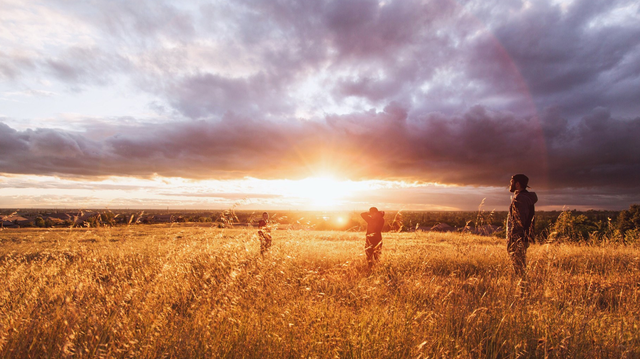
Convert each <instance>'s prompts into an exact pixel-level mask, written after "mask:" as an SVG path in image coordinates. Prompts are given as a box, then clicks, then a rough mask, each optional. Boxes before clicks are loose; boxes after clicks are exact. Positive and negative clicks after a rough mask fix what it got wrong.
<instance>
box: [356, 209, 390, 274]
mask: <svg viewBox="0 0 640 359" xmlns="http://www.w3.org/2000/svg"><path fill="white" fill-rule="evenodd" d="M360 215H361V216H362V219H364V220H365V222H367V237H366V238H367V240H366V242H365V247H364V248H365V250H364V251H365V253H366V254H367V264H368V265H369V268H371V267H372V266H373V265H374V264H375V263H377V262H378V260H380V254H381V252H382V227H383V226H384V212H380V211H378V209H377V208H376V207H371V208H369V212H363V213H361V214H360Z"/></svg>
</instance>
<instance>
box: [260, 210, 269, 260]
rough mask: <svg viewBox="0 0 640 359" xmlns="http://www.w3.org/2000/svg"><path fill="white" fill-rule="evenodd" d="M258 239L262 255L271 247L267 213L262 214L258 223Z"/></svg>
mask: <svg viewBox="0 0 640 359" xmlns="http://www.w3.org/2000/svg"><path fill="white" fill-rule="evenodd" d="M258 238H259V239H260V254H264V252H266V251H267V250H268V249H269V247H271V228H270V227H269V213H267V212H264V213H262V218H261V219H260V222H258Z"/></svg>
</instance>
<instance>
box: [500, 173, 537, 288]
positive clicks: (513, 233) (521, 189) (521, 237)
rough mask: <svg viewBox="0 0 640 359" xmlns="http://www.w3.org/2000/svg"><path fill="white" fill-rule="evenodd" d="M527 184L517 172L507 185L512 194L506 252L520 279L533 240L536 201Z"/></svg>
mask: <svg viewBox="0 0 640 359" xmlns="http://www.w3.org/2000/svg"><path fill="white" fill-rule="evenodd" d="M528 184H529V178H528V177H527V176H525V175H523V174H517V175H514V176H513V177H511V182H510V185H509V192H512V193H513V196H512V197H511V206H510V207H509V215H508V217H507V252H508V253H509V257H510V258H511V262H512V263H513V269H514V270H515V272H516V275H518V276H519V277H520V278H522V279H524V276H525V274H526V272H525V271H526V268H527V262H526V255H527V248H529V244H530V243H531V242H532V241H533V240H534V238H533V235H534V233H533V227H534V218H535V211H536V209H535V204H536V202H538V196H537V195H536V194H535V192H529V191H527V188H528V187H529V186H528Z"/></svg>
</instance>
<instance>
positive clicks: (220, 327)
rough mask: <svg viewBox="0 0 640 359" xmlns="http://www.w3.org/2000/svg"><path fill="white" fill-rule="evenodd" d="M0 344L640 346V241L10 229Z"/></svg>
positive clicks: (399, 354)
mask: <svg viewBox="0 0 640 359" xmlns="http://www.w3.org/2000/svg"><path fill="white" fill-rule="evenodd" d="M0 241H1V243H0V357H3V358H5V357H20V358H26V357H34V358H36V357H38V358H39V357H131V358H154V357H184V358H192V357H231V358H268V357H274V358H281V357H292V358H333V357H340V358H384V357H388V358H405V357H412V358H417V357H420V358H429V357H432V358H433V357H438V358H439V357H444V358H450V357H460V358H517V357H523V358H526V357H535V358H541V357H559V358H565V357H574V358H603V357H604V358H607V357H611V358H624V357H628V358H638V357H640V328H639V326H640V304H639V303H640V298H639V293H640V248H639V247H637V246H627V247H625V246H617V245H606V246H578V245H572V244H550V245H534V246H532V247H531V248H530V250H529V263H530V266H529V276H528V284H527V286H526V290H525V291H524V294H523V295H516V292H517V291H518V284H517V283H518V281H517V279H515V278H513V274H512V270H511V267H510V263H509V262H508V257H507V254H506V250H505V245H504V241H503V240H501V239H497V238H489V237H478V236H472V235H460V234H437V233H399V234H384V247H383V260H382V262H381V263H380V264H379V265H378V266H377V267H376V268H375V269H374V270H373V271H371V272H370V271H369V270H368V269H367V266H366V264H365V260H364V255H363V245H364V234H363V233H348V232H305V231H276V232H274V246H273V247H272V248H271V250H270V251H269V252H268V253H267V254H266V255H265V256H264V257H262V256H260V254H259V243H258V241H257V236H256V233H255V232H254V231H250V230H229V229H227V230H221V229H213V228H185V227H175V226H174V227H154V226H145V227H128V228H127V227H120V228H105V229H91V230H88V229H73V230H69V229H66V230H62V229H56V230H25V229H21V230H4V231H0Z"/></svg>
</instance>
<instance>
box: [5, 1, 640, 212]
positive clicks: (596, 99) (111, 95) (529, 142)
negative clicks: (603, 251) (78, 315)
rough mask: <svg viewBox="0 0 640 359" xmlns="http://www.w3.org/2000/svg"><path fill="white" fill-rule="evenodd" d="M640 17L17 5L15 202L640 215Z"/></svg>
mask: <svg viewBox="0 0 640 359" xmlns="http://www.w3.org/2000/svg"><path fill="white" fill-rule="evenodd" d="M639 138H640V3H639V2H638V1H637V0H627V1H615V0H612V1H591V0H550V1H546V0H539V1H516V0H513V1H512V0H506V1H503V0H501V1H492V0H482V1H480V0H458V1H455V0H420V1H418V0H402V1H401V0H385V1H371V0H344V1H327V0H313V1H311V0H309V1H293V0H259V1H258V0H234V1H232V2H231V1H161V0H139V1H119V0H108V1H107V0H94V1H90V2H89V1H81V0H59V1H58V0H47V1H32V0H0V207H3V208H16V207H18V208H22V207H53V208H79V207H80V208H165V207H170V208H175V209H181V208H184V209H187V208H200V209H224V208H231V207H234V208H239V209H271V208H273V209H295V210H303V209H325V210H328V209H341V210H344V209H348V210H359V209H367V208H368V207H369V206H372V205H376V206H378V207H380V208H383V209H389V210H391V209H396V210H399V209H404V210H476V209H478V208H479V207H482V208H484V209H486V210H493V209H495V210H506V208H507V206H508V204H509V200H510V193H509V192H508V190H507V186H508V183H509V179H510V177H511V176H512V175H513V174H516V173H525V174H527V175H528V176H529V178H530V183H529V185H530V186H531V190H532V191H535V192H537V193H538V197H539V198H540V201H539V203H538V208H539V209H546V210H560V209H581V210H585V209H625V208H628V207H629V205H630V204H633V203H640V141H639V140H638V139H639Z"/></svg>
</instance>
